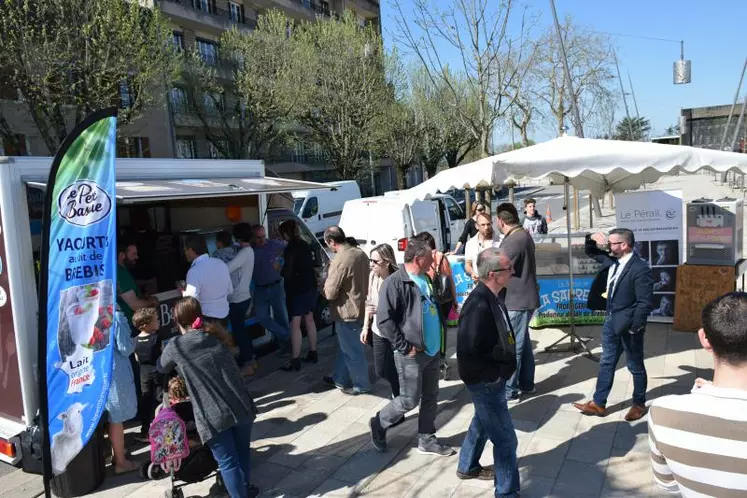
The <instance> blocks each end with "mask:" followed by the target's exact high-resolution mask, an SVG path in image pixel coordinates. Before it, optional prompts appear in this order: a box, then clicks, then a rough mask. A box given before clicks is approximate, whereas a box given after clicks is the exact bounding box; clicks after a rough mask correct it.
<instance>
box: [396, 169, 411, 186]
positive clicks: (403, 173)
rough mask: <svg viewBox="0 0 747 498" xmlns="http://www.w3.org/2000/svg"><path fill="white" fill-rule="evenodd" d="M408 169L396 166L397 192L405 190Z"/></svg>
mask: <svg viewBox="0 0 747 498" xmlns="http://www.w3.org/2000/svg"><path fill="white" fill-rule="evenodd" d="M408 169H409V168H403V167H402V166H397V190H404V189H406V188H407V170H408Z"/></svg>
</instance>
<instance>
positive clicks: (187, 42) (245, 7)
mask: <svg viewBox="0 0 747 498" xmlns="http://www.w3.org/2000/svg"><path fill="white" fill-rule="evenodd" d="M146 4H149V5H150V6H152V7H153V8H160V9H161V11H162V12H163V13H164V14H165V15H166V16H167V18H168V19H169V21H170V23H171V27H172V30H173V40H174V43H176V44H177V45H178V46H179V47H180V48H182V49H185V50H192V49H194V48H196V49H197V50H198V51H199V53H200V55H201V56H202V58H203V60H205V61H206V62H207V63H209V64H213V65H215V66H217V67H218V68H219V70H220V68H221V67H222V66H223V65H224V64H225V61H223V60H222V59H221V57H220V55H219V54H220V52H219V44H218V40H219V39H220V36H221V34H222V33H223V32H224V31H226V30H228V29H231V28H233V27H237V28H238V29H240V30H252V29H254V28H255V27H256V24H257V18H258V16H259V15H260V14H261V13H262V12H263V11H265V10H268V9H273V8H274V9H279V10H282V11H283V12H285V14H286V15H287V16H288V17H290V18H292V19H295V20H298V21H314V20H316V19H317V17H318V16H334V15H337V14H339V13H342V12H344V11H345V10H351V11H353V13H354V14H355V15H356V16H357V17H358V19H359V20H360V22H361V23H373V24H374V25H375V26H378V27H379V29H380V26H381V25H380V17H381V8H380V5H379V0H151V1H149V2H146ZM229 72H230V71H226V74H229ZM130 98H131V96H130V95H128V94H127V88H125V87H122V88H121V95H120V100H121V102H122V105H127V102H128V99H130ZM166 101H167V105H165V106H164V107H163V108H159V109H154V110H152V111H150V112H149V113H148V114H147V115H146V116H143V118H141V119H139V120H138V121H137V122H134V123H132V124H130V125H128V126H126V127H123V128H122V129H121V130H120V135H121V138H120V139H119V143H118V151H117V153H118V155H119V156H121V157H156V158H157V157H164V158H166V157H179V158H210V157H219V152H218V150H217V149H216V148H215V147H213V146H212V145H211V144H210V142H209V141H208V140H207V139H206V137H205V134H204V133H203V129H204V128H203V126H202V124H201V123H200V122H199V120H197V119H196V118H195V116H194V115H192V114H191V112H190V110H189V107H188V106H187V105H186V103H187V96H186V92H185V90H184V89H183V88H180V87H179V85H178V84H175V85H174V87H173V88H171V89H170V90H169V92H168V98H167V99H166ZM0 105H2V106H3V110H4V112H5V116H6V117H9V118H10V119H9V121H10V125H11V127H12V129H13V130H18V137H17V138H18V141H17V142H18V143H17V144H16V145H15V146H13V145H11V144H9V143H0V155H51V154H52V153H53V151H48V150H46V146H45V144H44V142H43V141H42V140H41V138H40V137H39V134H38V132H37V131H36V128H35V126H34V124H33V121H32V120H31V118H30V117H28V115H27V113H26V112H25V110H24V104H23V103H20V102H17V101H15V99H14V96H13V95H0ZM267 164H268V167H269V168H270V169H271V170H273V171H274V172H275V173H277V174H278V175H280V176H283V177H288V178H296V179H302V180H310V181H331V180H335V179H336V175H335V172H334V169H333V168H332V167H331V166H329V165H328V164H325V161H324V158H323V155H322V153H321V150H319V148H318V147H314V146H309V145H308V144H304V143H298V144H295V145H292V146H289V147H288V148H287V149H283V150H279V151H276V152H274V153H273V154H272V156H271V157H270V158H268V160H267ZM372 170H373V177H374V183H375V185H376V192H379V193H380V192H383V191H386V190H390V189H391V188H392V186H393V185H395V184H396V181H395V177H394V174H393V168H392V167H391V166H390V165H388V164H383V165H382V164H374V165H373V167H372ZM364 190H367V189H366V188H365V186H364Z"/></svg>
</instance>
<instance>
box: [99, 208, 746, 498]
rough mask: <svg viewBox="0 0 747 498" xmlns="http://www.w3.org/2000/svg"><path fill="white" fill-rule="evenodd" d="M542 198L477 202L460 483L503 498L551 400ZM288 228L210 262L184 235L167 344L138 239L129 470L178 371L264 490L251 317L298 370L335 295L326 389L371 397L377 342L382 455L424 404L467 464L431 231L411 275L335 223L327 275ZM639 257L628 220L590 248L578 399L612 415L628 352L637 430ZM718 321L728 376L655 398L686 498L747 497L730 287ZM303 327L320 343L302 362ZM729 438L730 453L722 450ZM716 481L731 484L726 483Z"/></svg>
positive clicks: (207, 421)
mask: <svg viewBox="0 0 747 498" xmlns="http://www.w3.org/2000/svg"><path fill="white" fill-rule="evenodd" d="M534 204H535V203H534V202H530V203H527V204H526V208H527V212H525V213H524V214H525V216H524V218H523V219H522V218H521V217H520V215H519V213H518V211H517V209H516V207H515V206H514V205H513V204H510V203H504V204H499V205H498V206H497V208H496V209H495V215H494V216H492V215H491V213H490V212H489V210H488V209H487V208H485V207H484V206H482V205H481V204H476V207H475V209H474V210H473V218H472V219H471V220H470V221H472V223H471V227H468V228H466V229H465V233H466V234H467V237H466V238H465V240H464V243H463V244H461V245H462V246H463V247H464V248H465V267H466V271H467V273H468V274H469V275H470V276H471V277H472V279H473V280H474V283H475V285H474V288H473V290H472V291H471V293H470V294H469V296H468V297H467V298H466V300H465V302H464V303H463V307H462V310H461V315H460V319H459V324H458V329H457V338H456V345H457V366H458V371H459V375H460V377H461V379H462V381H463V382H464V383H465V385H466V388H467V390H468V392H469V393H470V395H471V398H472V402H473V404H474V417H473V420H472V422H471V424H470V426H469V429H468V431H467V434H466V436H465V440H464V442H463V444H462V446H461V450H460V452H459V456H458V461H457V464H456V467H457V470H456V473H457V476H458V477H459V478H460V479H482V480H493V481H494V483H495V496H501V497H514V496H519V492H520V479H519V471H518V464H517V457H516V449H517V438H516V434H515V430H514V426H513V422H512V420H511V414H510V411H509V406H510V405H512V404H516V403H519V402H520V401H521V400H522V399H523V398H524V397H526V396H530V395H532V394H533V393H534V392H535V361H534V355H533V352H532V346H531V337H530V329H529V322H530V320H531V318H532V315H533V313H534V312H535V311H536V310H537V309H538V308H539V304H540V302H539V285H538V281H537V269H536V262H535V245H534V240H533V237H532V236H533V234H535V233H542V232H541V230H543V227H544V229H545V230H546V223H543V222H542V221H541V219H542V217H541V216H539V218H538V215H537V213H536V210H535V209H534V208H535V206H534ZM470 230H474V233H473V234H472V235H471V236H470V235H469V232H470ZM278 232H279V235H280V239H279V240H274V239H273V240H268V238H267V236H266V234H265V229H264V228H263V227H262V226H254V227H252V226H249V225H247V224H244V223H240V224H238V225H236V226H235V227H234V230H233V234H230V233H228V232H226V233H221V234H220V235H219V236H218V237H217V241H218V243H217V247H218V249H217V251H216V252H215V253H214V254H213V255H208V250H207V245H206V242H205V240H204V238H203V237H202V236H200V235H190V236H188V237H186V239H185V241H184V248H183V249H184V254H185V257H186V259H187V260H188V261H189V262H190V268H189V270H188V272H187V274H186V279H185V281H184V282H183V283H182V285H181V290H182V293H183V298H182V299H181V300H180V301H179V302H178V303H177V304H176V306H175V309H174V318H175V321H176V323H177V325H178V327H179V330H180V332H181V334H180V335H178V336H177V337H174V338H171V339H170V340H168V342H167V343H165V344H164V343H163V341H162V340H161V339H162V338H160V337H159V336H158V334H157V331H158V329H159V321H158V313H157V311H156V309H155V308H154V304H155V303H154V299H153V298H150V297H148V296H145V295H142V294H141V292H140V291H139V289H138V287H137V285H135V282H134V279H133V278H132V276H131V275H129V271H128V267H129V266H131V265H132V264H133V263H134V262H135V261H137V259H138V254H137V247H135V246H134V245H133V244H131V243H128V242H127V241H123V242H122V243H121V244H120V247H119V248H118V262H119V272H118V286H119V288H118V300H117V301H118V306H117V312H116V315H117V318H116V319H117V323H118V325H119V326H118V328H117V329H118V333H117V334H116V335H115V336H114V340H113V342H114V346H115V348H114V349H115V360H114V370H113V377H112V390H111V392H112V394H111V395H110V399H109V403H108V405H107V410H108V412H109V436H110V439H111V441H112V447H113V467H114V471H115V472H116V473H123V472H129V471H131V470H134V468H135V467H136V465H135V464H134V463H133V462H131V461H130V460H129V459H128V456H127V452H126V448H125V445H124V434H123V425H122V424H123V423H124V422H126V421H128V420H130V419H132V418H134V417H135V415H136V414H135V411H136V409H137V408H136V407H140V415H139V419H140V422H141V423H142V429H141V432H140V435H139V437H140V439H141V440H143V441H146V440H147V437H148V427H149V424H150V421H151V420H152V419H153V413H154V411H155V408H156V406H157V405H158V404H159V403H160V401H159V400H161V399H162V397H163V396H164V395H163V393H162V392H161V391H162V387H163V386H164V385H166V382H167V381H168V379H172V380H173V379H174V378H176V379H178V380H179V381H180V382H183V385H184V386H185V387H186V391H187V395H188V398H189V399H190V400H191V402H192V404H193V406H194V415H195V417H194V418H195V423H196V426H197V432H198V434H199V437H200V439H201V441H202V443H204V444H206V445H207V446H208V447H209V448H210V451H211V452H212V454H213V456H214V459H215V461H216V462H217V464H218V467H219V469H220V472H221V475H222V477H223V481H224V483H225V486H226V488H227V490H228V493H229V494H230V496H231V497H234V498H236V497H238V498H245V497H252V496H256V495H257V494H258V493H259V490H258V489H257V488H256V487H254V486H253V485H252V484H251V478H250V477H251V466H250V461H249V445H250V441H251V428H252V422H253V420H254V418H255V416H256V413H257V410H256V407H255V405H254V402H253V400H252V398H251V396H250V395H249V393H248V390H247V388H246V385H245V380H246V378H247V377H250V376H251V375H253V374H254V372H255V370H256V368H257V362H256V361H257V360H256V356H255V354H254V351H253V349H252V341H251V337H249V336H248V333H247V331H246V329H245V327H244V319H245V317H246V313H247V310H248V309H249V306H250V305H252V304H253V305H254V307H255V310H256V313H257V317H258V319H259V320H260V323H261V324H262V325H263V326H264V327H265V328H267V329H268V330H270V331H272V332H273V335H274V337H275V338H276V340H277V341H278V348H279V349H280V350H281V352H282V353H284V354H285V355H287V356H288V357H289V358H288V363H287V364H286V365H285V366H283V367H282V369H283V370H286V371H298V370H300V369H301V364H302V361H306V362H313V363H316V362H317V361H318V355H317V351H316V341H317V333H316V332H317V331H316V326H315V323H314V316H313V312H312V311H313V309H314V306H315V304H316V302H317V299H318V296H319V293H321V294H322V295H323V296H324V298H325V299H326V300H327V301H328V303H329V307H330V312H331V314H332V318H333V320H334V323H335V331H336V334H335V335H336V338H337V341H338V352H337V357H336V359H335V361H334V368H333V372H332V373H331V375H329V376H326V377H324V381H325V382H327V383H328V384H330V386H334V388H337V389H339V390H340V391H342V392H343V393H345V394H347V395H351V396H356V395H360V394H365V393H368V392H370V391H371V380H370V378H369V365H368V360H367V356H366V349H365V348H366V347H371V348H372V353H373V354H372V356H373V366H374V371H375V373H376V375H377V376H378V377H380V378H381V379H384V380H385V381H386V382H387V383H388V384H389V387H390V388H391V399H390V400H389V402H388V403H387V405H386V406H384V407H382V408H381V409H380V410H379V411H378V412H377V413H375V414H373V416H372V417H371V418H370V420H369V425H370V437H371V442H372V444H373V446H374V447H375V448H376V449H377V450H378V451H381V452H385V451H387V432H388V430H389V429H391V428H392V427H395V426H397V425H398V424H400V423H402V422H403V421H404V419H405V415H406V414H407V413H408V412H409V411H410V410H413V409H414V408H416V407H419V415H418V428H417V450H418V451H419V452H420V453H424V454H430V455H438V456H444V457H447V456H450V455H453V454H455V451H454V450H453V449H452V448H451V447H449V446H448V445H446V444H444V443H443V442H442V441H441V440H439V438H438V437H437V429H438V428H437V427H436V416H437V410H438V405H437V400H438V392H439V379H440V371H441V369H442V368H443V366H444V362H445V349H446V333H447V328H448V327H447V322H446V318H447V316H448V314H449V313H450V312H452V311H453V309H454V307H455V305H456V297H457V295H456V288H455V285H454V279H453V278H452V268H451V266H450V264H449V260H448V258H447V257H446V256H447V254H444V253H443V252H441V251H439V250H438V248H437V245H436V242H435V240H434V239H433V237H432V235H431V234H430V233H427V232H424V233H420V234H417V235H415V236H413V237H411V238H410V239H408V241H407V245H406V248H405V251H404V263H403V264H401V265H400V264H398V263H397V261H396V259H395V251H394V249H393V248H392V247H391V246H389V245H388V244H381V245H378V246H376V247H375V248H374V249H372V250H371V251H370V253H369V254H366V253H365V252H364V251H363V250H361V249H360V248H359V247H358V245H357V243H356V241H355V240H353V239H350V238H347V237H346V235H345V233H344V231H343V230H342V229H341V228H340V227H336V226H335V227H330V228H329V229H327V230H326V231H325V233H324V242H325V244H326V246H327V247H328V248H329V249H330V251H332V252H333V253H334V258H333V259H332V260H331V262H330V264H329V267H328V268H326V269H325V271H324V272H323V274H322V276H321V278H317V275H316V273H315V271H314V266H313V260H312V253H311V248H310V247H309V245H308V244H307V243H306V242H304V241H303V239H302V238H301V237H300V235H299V227H298V225H297V224H296V222H295V221H293V220H290V221H286V222H284V223H283V224H281V225H280V227H279V229H278ZM461 242H462V241H461V240H460V243H461ZM634 247H635V237H634V234H633V233H632V232H631V231H630V230H627V229H624V228H619V229H615V230H612V231H611V232H610V234H609V236H605V235H604V234H601V233H598V234H594V235H590V236H588V237H587V240H586V252H587V254H588V255H589V256H590V257H592V258H594V259H596V260H597V261H599V262H600V263H601V264H602V270H601V271H600V272H599V274H598V275H597V277H596V279H595V282H594V285H593V286H592V290H591V295H590V300H593V301H595V303H596V304H595V306H597V307H599V306H602V309H606V311H607V316H606V318H605V322H604V326H603V329H602V350H603V351H602V357H601V361H600V368H599V374H598V378H597V387H596V390H595V393H594V397H593V399H591V400H589V401H586V402H583V403H574V406H575V407H576V408H577V409H578V410H580V411H581V413H583V414H584V415H592V416H602V417H603V416H605V415H606V414H607V409H606V403H607V398H608V396H609V393H610V390H611V388H612V383H613V379H614V373H615V369H616V364H617V362H618V360H619V358H620V356H621V355H622V353H623V352H625V354H626V361H627V367H628V369H629V370H630V372H631V374H632V376H633V383H634V390H633V403H632V407H631V408H630V410H629V411H628V413H627V415H626V416H625V420H626V421H629V422H633V421H636V420H639V419H640V418H642V417H643V416H645V415H646V413H647V412H648V408H647V406H646V392H647V375H646V369H645V364H644V361H643V359H644V351H643V344H644V334H645V329H646V320H647V317H648V316H649V314H650V312H651V310H652V309H653V289H654V287H655V283H654V280H653V278H652V276H651V270H650V268H649V266H648V265H647V264H646V263H645V262H644V261H643V260H641V258H640V257H639V256H638V255H637V254H636V253H635V252H634ZM457 249H461V247H459V246H458V247H457ZM600 303H601V304H600ZM703 323H704V328H703V329H702V330H701V331H700V333H699V337H700V340H701V343H702V344H703V346H704V347H705V348H706V349H707V350H708V351H711V352H712V353H713V354H714V357H715V366H716V371H715V375H714V379H713V382H712V383H711V382H707V381H705V380H702V379H699V381H698V383H699V384H698V386H697V387H696V389H695V390H694V391H693V393H692V394H689V395H686V396H675V397H672V396H668V397H664V398H660V399H658V400H656V401H655V402H654V403H653V405H652V408H651V413H650V416H649V428H650V429H649V436H650V438H651V452H652V461H653V469H654V475H655V478H656V480H657V481H658V482H659V483H660V484H661V485H662V486H664V487H665V488H666V489H668V490H670V491H680V492H682V493H683V494H685V495H690V494H691V495H693V496H701V495H709V496H711V495H712V496H722V495H723V496H726V495H728V493H726V492H725V491H724V490H726V491H729V492H732V494H731V495H729V496H732V495H733V496H737V495H735V494H733V490H739V491H742V492H747V484H745V480H746V479H747V472H745V471H744V470H743V469H741V467H739V466H738V465H736V466H735V464H734V462H735V461H736V460H734V459H739V458H742V456H740V455H743V454H745V453H744V451H745V450H747V447H745V446H744V445H745V443H744V441H747V438H745V437H744V436H747V427H746V426H745V424H744V421H743V420H742V418H743V417H742V416H741V415H740V413H741V412H742V411H740V410H738V408H740V407H741V408H745V407H746V406H747V405H746V404H745V401H747V384H745V380H744V379H745V378H747V377H745V373H746V372H745V368H746V367H745V365H747V332H745V331H746V330H747V329H746V328H745V325H744V324H745V323H747V295H745V294H730V295H727V296H724V297H722V298H720V299H718V300H716V301H714V302H713V303H711V304H710V305H708V306H707V307H706V308H705V310H704V311H703ZM302 326H303V327H304V328H305V329H306V332H307V338H308V349H307V353H306V356H305V357H304V358H303V360H302V354H301V352H302ZM131 330H132V331H133V332H132V333H129V332H130V331H131ZM132 357H134V358H135V363H131V361H130V358H132ZM174 372H176V373H174ZM138 377H139V379H138V380H139V382H136V380H135V379H137V378H138ZM719 417H720V418H719ZM715 420H723V421H725V422H724V423H727V422H728V424H731V425H728V424H727V426H725V427H724V428H723V430H722V429H721V428H717V427H715V426H713V423H714V421H715ZM677 431H679V432H681V433H683V434H687V435H690V434H691V435H692V436H691V438H692V441H690V439H687V438H679V437H678V436H676V435H675V434H676V433H677ZM688 437H689V436H688ZM707 438H711V439H710V440H709V439H707ZM713 438H716V439H720V440H725V441H728V444H726V443H724V445H720V446H719V445H716V446H714V445H713ZM488 440H490V441H491V442H492V445H493V458H494V465H493V466H489V467H483V466H481V465H480V463H479V461H480V458H481V455H482V453H483V450H484V447H485V445H486V443H487V441H488ZM740 451H741V452H742V453H739V452H740ZM699 455H708V459H703V458H701V457H700V456H699ZM709 471H713V472H718V473H719V475H721V476H727V477H728V479H727V480H724V481H717V480H714V479H711V478H710V477H708V472H709ZM696 493H700V494H696Z"/></svg>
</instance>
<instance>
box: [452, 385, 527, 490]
mask: <svg viewBox="0 0 747 498" xmlns="http://www.w3.org/2000/svg"><path fill="white" fill-rule="evenodd" d="M467 389H468V390H469V392H470V394H471V395H472V402H473V403H474V405H475V415H474V417H472V423H471V424H470V425H469V429H468V430H467V436H465V438H464V442H463V443H462V449H461V451H460V452H459V463H458V464H457V470H458V471H459V472H465V473H466V472H469V471H471V470H475V469H477V468H479V467H480V456H482V451H483V450H484V449H485V443H486V442H487V441H488V439H490V442H491V443H493V464H494V465H495V496H508V497H515V496H519V488H520V486H519V467H518V464H517V463H516V447H517V446H518V441H517V439H516V432H515V431H514V424H513V422H512V421H511V414H510V413H509V412H508V405H507V404H506V388H505V382H504V381H503V380H502V379H501V380H499V381H497V382H493V383H490V384H487V383H480V384H467Z"/></svg>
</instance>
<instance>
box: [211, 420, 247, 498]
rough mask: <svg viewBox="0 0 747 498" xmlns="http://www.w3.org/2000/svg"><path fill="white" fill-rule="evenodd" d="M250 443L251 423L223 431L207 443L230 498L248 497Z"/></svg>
mask: <svg viewBox="0 0 747 498" xmlns="http://www.w3.org/2000/svg"><path fill="white" fill-rule="evenodd" d="M251 441H252V423H251V422H249V423H248V424H244V425H237V426H235V427H233V428H231V429H228V430H227V431H223V432H221V433H219V434H218V435H217V436H215V437H214V438H213V439H211V440H210V441H209V442H208V447H209V448H210V451H211V452H212V453H213V457H214V458H215V461H216V462H218V469H219V470H220V474H221V476H222V477H223V482H224V483H225V484H226V489H227V490H228V494H229V496H231V498H247V497H248V495H249V484H250V480H249V476H250V473H249V458H250V455H251V452H250V450H249V444H250V443H251Z"/></svg>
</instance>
